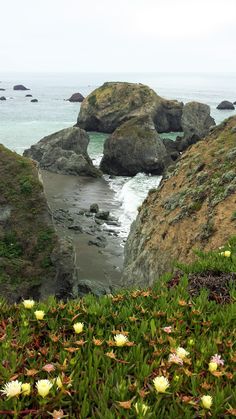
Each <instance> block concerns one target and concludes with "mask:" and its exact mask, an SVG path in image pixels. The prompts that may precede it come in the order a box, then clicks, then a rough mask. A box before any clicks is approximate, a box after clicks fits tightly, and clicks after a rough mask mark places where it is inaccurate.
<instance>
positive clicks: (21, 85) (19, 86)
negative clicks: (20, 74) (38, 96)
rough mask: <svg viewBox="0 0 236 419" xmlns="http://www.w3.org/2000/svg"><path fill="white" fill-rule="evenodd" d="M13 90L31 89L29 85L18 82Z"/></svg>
mask: <svg viewBox="0 0 236 419" xmlns="http://www.w3.org/2000/svg"><path fill="white" fill-rule="evenodd" d="M13 90H30V89H27V87H25V86H23V84H17V85H16V86H14V87H13Z"/></svg>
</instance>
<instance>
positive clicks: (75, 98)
mask: <svg viewBox="0 0 236 419" xmlns="http://www.w3.org/2000/svg"><path fill="white" fill-rule="evenodd" d="M67 100H68V101H69V102H83V100H84V96H83V95H81V93H74V94H73V95H71V97H70V98H69V99H67Z"/></svg>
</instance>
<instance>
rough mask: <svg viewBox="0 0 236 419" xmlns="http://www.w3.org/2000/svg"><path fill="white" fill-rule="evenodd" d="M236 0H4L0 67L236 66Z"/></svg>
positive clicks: (141, 68) (58, 69) (42, 69)
mask: <svg viewBox="0 0 236 419" xmlns="http://www.w3.org/2000/svg"><path fill="white" fill-rule="evenodd" d="M235 22H236V0H1V24H0V71H2V72H8V71H16V72H20V71H22V72H138V73H139V72H213V71H214V72H235V71H236V25H235Z"/></svg>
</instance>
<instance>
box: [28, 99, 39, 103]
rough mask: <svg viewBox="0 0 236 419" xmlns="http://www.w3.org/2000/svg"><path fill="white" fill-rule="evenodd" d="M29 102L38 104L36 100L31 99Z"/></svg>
mask: <svg viewBox="0 0 236 419" xmlns="http://www.w3.org/2000/svg"><path fill="white" fill-rule="evenodd" d="M30 102H32V103H37V102H38V99H32V100H31V101H30Z"/></svg>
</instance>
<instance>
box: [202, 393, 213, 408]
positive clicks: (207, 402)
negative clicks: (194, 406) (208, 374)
mask: <svg viewBox="0 0 236 419" xmlns="http://www.w3.org/2000/svg"><path fill="white" fill-rule="evenodd" d="M201 401H202V405H203V407H204V409H210V408H211V405H212V397H211V396H202V397H201Z"/></svg>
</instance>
